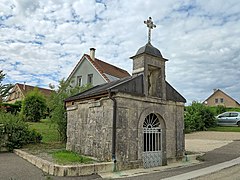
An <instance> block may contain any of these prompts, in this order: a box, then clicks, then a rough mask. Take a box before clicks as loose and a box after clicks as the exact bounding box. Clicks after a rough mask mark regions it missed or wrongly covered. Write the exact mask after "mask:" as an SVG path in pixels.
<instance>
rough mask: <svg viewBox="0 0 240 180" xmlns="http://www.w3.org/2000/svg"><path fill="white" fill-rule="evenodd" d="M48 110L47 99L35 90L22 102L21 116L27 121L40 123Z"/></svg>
mask: <svg viewBox="0 0 240 180" xmlns="http://www.w3.org/2000/svg"><path fill="white" fill-rule="evenodd" d="M46 108H47V104H46V99H45V97H44V96H43V95H42V94H41V93H40V92H39V90H38V88H34V90H33V91H31V92H29V93H28V94H27V95H26V97H25V99H24V100H23V102H22V108H21V115H22V117H23V119H24V120H26V121H31V122H39V121H40V120H41V118H43V117H44V113H45V112H46Z"/></svg>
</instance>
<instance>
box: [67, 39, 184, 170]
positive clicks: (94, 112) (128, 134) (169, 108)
mask: <svg viewBox="0 0 240 180" xmlns="http://www.w3.org/2000/svg"><path fill="white" fill-rule="evenodd" d="M131 59H132V61H133V75H132V76H128V77H125V78H121V79H118V80H115V81H111V82H109V83H105V84H101V85H97V86H94V87H93V88H91V89H88V90H86V91H84V92H82V93H79V94H76V95H74V96H71V97H69V98H67V99H66V100H65V105H66V108H67V122H68V123H67V144H66V149H67V150H71V151H75V152H78V153H80V154H83V155H88V156H93V157H95V158H97V159H98V160H100V161H112V162H114V169H116V168H117V169H129V168H137V167H144V168H149V167H155V166H162V165H166V164H167V163H168V162H169V161H172V160H176V159H181V158H182V157H183V155H184V151H185V145H184V141H185V138H184V132H183V130H184V119H183V116H184V104H185V102H186V100H185V98H184V97H183V96H182V95H181V94H180V93H178V92H177V91H176V90H175V89H174V88H173V87H172V86H171V85H170V84H169V83H168V82H167V81H166V79H165V77H166V73H165V63H166V62H167V61H168V60H167V59H165V58H164V57H163V56H162V54H161V52H160V51H159V50H158V49H157V48H155V47H154V46H153V45H152V44H151V43H150V40H149V42H148V43H147V44H146V45H144V46H143V47H141V48H140V49H139V50H138V51H137V53H136V54H135V55H134V56H133V57H131Z"/></svg>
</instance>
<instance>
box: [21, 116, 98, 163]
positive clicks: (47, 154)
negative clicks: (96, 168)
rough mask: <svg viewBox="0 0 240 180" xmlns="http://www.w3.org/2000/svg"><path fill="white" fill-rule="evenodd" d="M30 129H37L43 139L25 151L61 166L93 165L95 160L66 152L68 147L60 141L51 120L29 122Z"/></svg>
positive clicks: (29, 145)
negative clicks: (75, 164)
mask: <svg viewBox="0 0 240 180" xmlns="http://www.w3.org/2000/svg"><path fill="white" fill-rule="evenodd" d="M28 125H29V129H35V130H36V131H37V132H39V133H40V134H41V135H42V137H43V139H42V142H41V143H39V144H28V145H26V146H24V149H25V150H26V151H27V152H29V153H31V154H34V155H36V156H39V157H41V158H45V159H47V160H52V161H54V162H56V163H59V164H74V163H91V162H94V160H93V159H91V158H88V157H85V156H81V155H79V154H77V153H74V152H71V151H67V150H65V147H66V145H65V144H64V143H61V142H60V141H59V135H58V131H57V126H56V125H55V124H53V123H51V121H50V120H49V119H43V120H41V121H40V122H28Z"/></svg>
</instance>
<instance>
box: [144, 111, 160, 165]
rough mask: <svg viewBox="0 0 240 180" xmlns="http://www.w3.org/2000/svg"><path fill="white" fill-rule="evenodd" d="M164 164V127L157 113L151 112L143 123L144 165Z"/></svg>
mask: <svg viewBox="0 0 240 180" xmlns="http://www.w3.org/2000/svg"><path fill="white" fill-rule="evenodd" d="M161 165H162V129H161V124H160V121H159V118H158V116H157V115H156V114H154V113H151V114H149V115H148V116H147V117H146V118H145V120H144V123H143V166H144V168H150V167H156V166H161Z"/></svg>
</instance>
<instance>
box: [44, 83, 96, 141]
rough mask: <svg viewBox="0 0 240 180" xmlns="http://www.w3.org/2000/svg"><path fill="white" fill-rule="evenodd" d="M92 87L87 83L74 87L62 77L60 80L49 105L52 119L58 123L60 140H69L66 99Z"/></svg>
mask: <svg viewBox="0 0 240 180" xmlns="http://www.w3.org/2000/svg"><path fill="white" fill-rule="evenodd" d="M91 87H92V85H91V84H86V85H83V86H77V87H74V88H73V87H70V85H69V82H67V81H65V80H64V79H62V80H61V81H59V86H58V89H57V90H56V91H55V93H53V94H52V96H51V97H50V99H49V102H48V106H49V109H50V117H51V121H52V122H53V123H56V125H57V129H58V133H59V136H60V140H61V141H62V142H66V140H67V135H66V132H67V112H66V109H65V104H64V100H65V99H66V98H68V97H70V96H72V95H75V94H77V93H80V92H82V91H85V90H87V89H89V88H91ZM50 88H52V89H54V87H53V86H51V85H50Z"/></svg>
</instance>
